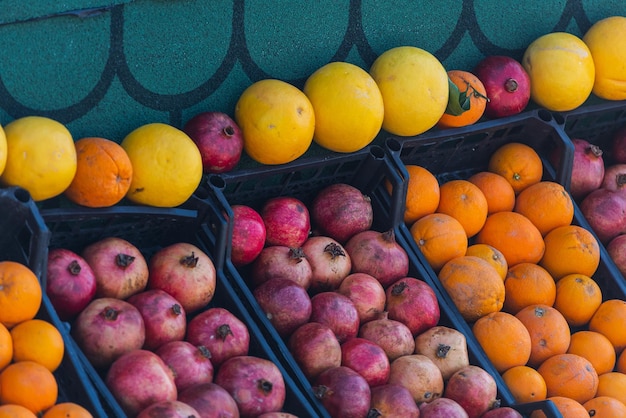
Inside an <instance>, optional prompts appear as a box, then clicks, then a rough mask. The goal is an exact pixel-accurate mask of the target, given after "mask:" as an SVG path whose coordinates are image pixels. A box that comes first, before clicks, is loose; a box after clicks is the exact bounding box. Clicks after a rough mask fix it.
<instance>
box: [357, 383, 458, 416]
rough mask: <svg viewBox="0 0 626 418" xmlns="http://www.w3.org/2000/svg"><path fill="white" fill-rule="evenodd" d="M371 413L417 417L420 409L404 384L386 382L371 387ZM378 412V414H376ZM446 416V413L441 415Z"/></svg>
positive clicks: (372, 414)
mask: <svg viewBox="0 0 626 418" xmlns="http://www.w3.org/2000/svg"><path fill="white" fill-rule="evenodd" d="M371 399H372V400H371V409H370V413H371V415H368V416H375V417H389V418H419V417H420V411H419V408H418V406H417V404H416V403H415V401H414V400H413V397H412V396H411V392H409V390H408V389H407V388H405V387H404V386H400V385H396V384H393V383H387V384H385V385H381V386H376V387H373V388H372V396H371ZM376 414H378V415H376ZM442 416H446V417H447V415H442Z"/></svg>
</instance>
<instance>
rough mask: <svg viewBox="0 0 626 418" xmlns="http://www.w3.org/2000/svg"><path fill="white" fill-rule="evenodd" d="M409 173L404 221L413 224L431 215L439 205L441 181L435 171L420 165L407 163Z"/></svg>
mask: <svg viewBox="0 0 626 418" xmlns="http://www.w3.org/2000/svg"><path fill="white" fill-rule="evenodd" d="M406 171H407V172H408V173H409V179H408V182H407V191H406V206H405V208H404V222H405V223H407V224H408V225H412V224H413V223H414V222H415V221H417V220H418V219H419V218H421V217H423V216H425V215H430V214H431V213H434V212H435V211H436V210H437V206H439V195H440V192H439V182H438V181H437V178H436V177H435V175H434V174H433V173H431V172H430V171H428V170H427V169H426V168H424V167H421V166H419V165H410V164H409V165H407V166H406Z"/></svg>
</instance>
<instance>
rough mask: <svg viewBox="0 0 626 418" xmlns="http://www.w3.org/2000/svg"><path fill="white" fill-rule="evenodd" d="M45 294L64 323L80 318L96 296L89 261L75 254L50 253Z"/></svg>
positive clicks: (67, 251)
mask: <svg viewBox="0 0 626 418" xmlns="http://www.w3.org/2000/svg"><path fill="white" fill-rule="evenodd" d="M46 294H47V295H48V297H49V298H50V302H51V303H52V306H53V307H54V310H55V311H56V313H57V314H58V315H59V318H61V320H62V321H68V320H70V319H73V318H74V317H75V316H76V315H78V314H79V313H80V312H81V311H82V310H83V309H85V307H86V306H87V305H88V304H89V302H91V301H92V299H93V298H94V297H95V295H96V276H95V275H94V272H93V270H92V269H91V267H90V266H89V264H87V261H85V259H84V258H83V257H81V256H80V255H78V254H76V253H75V252H73V251H70V250H67V249H64V248H53V249H50V250H49V251H48V266H47V271H46Z"/></svg>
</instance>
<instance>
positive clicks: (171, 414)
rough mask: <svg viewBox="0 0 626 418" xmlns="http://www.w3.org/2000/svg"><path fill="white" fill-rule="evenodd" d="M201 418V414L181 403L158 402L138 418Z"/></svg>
mask: <svg viewBox="0 0 626 418" xmlns="http://www.w3.org/2000/svg"><path fill="white" fill-rule="evenodd" d="M154 417H159V418H191V417H195V418H200V413H199V412H198V411H196V410H195V408H193V407H192V406H190V405H187V404H186V403H184V402H181V401H163V402H156V403H153V404H152V405H150V406H149V407H147V408H145V409H144V410H142V411H141V412H140V413H139V415H137V418H154Z"/></svg>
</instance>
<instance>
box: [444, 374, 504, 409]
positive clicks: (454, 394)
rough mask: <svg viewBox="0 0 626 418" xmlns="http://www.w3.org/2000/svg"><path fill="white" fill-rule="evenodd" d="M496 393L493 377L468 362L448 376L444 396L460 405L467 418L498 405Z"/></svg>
mask: <svg viewBox="0 0 626 418" xmlns="http://www.w3.org/2000/svg"><path fill="white" fill-rule="evenodd" d="M497 394H498V388H497V386H496V382H495V380H494V378H493V377H492V376H491V375H490V374H489V373H487V371H485V370H484V369H482V368H481V367H478V366H474V365H471V364H470V365H469V366H465V367H463V368H462V369H460V370H458V371H457V372H456V373H454V374H453V375H452V376H450V379H448V382H447V383H446V390H445V392H444V397H446V398H450V399H452V400H454V401H456V402H457V403H458V404H459V405H461V406H462V407H463V409H465V412H467V415H468V416H469V418H478V417H480V416H481V415H482V414H484V413H485V412H487V411H488V410H489V409H491V408H493V407H495V406H498V405H499V401H498V400H497V399H496V396H497Z"/></svg>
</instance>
